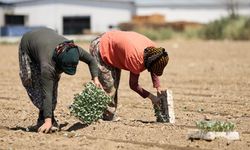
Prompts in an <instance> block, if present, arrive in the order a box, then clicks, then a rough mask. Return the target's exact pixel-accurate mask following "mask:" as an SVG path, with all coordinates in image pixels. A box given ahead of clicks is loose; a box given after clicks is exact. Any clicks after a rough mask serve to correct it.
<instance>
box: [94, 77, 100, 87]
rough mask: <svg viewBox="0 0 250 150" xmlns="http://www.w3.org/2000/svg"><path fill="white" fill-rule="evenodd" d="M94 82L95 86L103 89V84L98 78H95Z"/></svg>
mask: <svg viewBox="0 0 250 150" xmlns="http://www.w3.org/2000/svg"><path fill="white" fill-rule="evenodd" d="M93 82H94V84H95V86H96V87H98V88H101V89H102V84H101V83H100V81H99V79H98V77H94V78H93Z"/></svg>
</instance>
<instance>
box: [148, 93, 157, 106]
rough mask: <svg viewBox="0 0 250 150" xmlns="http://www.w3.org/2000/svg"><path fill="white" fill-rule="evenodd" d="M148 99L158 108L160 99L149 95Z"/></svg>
mask: <svg viewBox="0 0 250 150" xmlns="http://www.w3.org/2000/svg"><path fill="white" fill-rule="evenodd" d="M148 98H149V99H150V100H151V102H152V104H154V105H156V106H158V107H159V106H160V99H159V98H158V97H157V96H155V95H153V94H151V93H150V94H149V96H148Z"/></svg>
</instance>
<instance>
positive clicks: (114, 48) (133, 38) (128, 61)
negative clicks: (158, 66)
mask: <svg viewBox="0 0 250 150" xmlns="http://www.w3.org/2000/svg"><path fill="white" fill-rule="evenodd" d="M150 46H155V43H154V42H152V41H151V40H150V39H148V38H147V37H145V36H143V35H141V34H138V33H136V32H126V31H109V32H106V33H105V34H103V35H102V37H101V39H100V55H101V58H102V60H103V61H104V62H105V63H107V64H108V65H110V66H113V67H116V68H119V69H124V70H127V71H130V79H129V85H130V88H131V89H132V90H134V91H135V92H137V93H138V94H139V95H141V96H142V97H143V98H146V97H148V96H149V92H148V91H147V90H145V89H144V88H142V87H141V86H140V85H139V84H138V80H139V76H140V73H141V72H142V71H144V70H145V69H146V68H145V66H144V49H145V48H147V47H150ZM151 78H152V82H153V86H154V87H155V88H157V87H160V82H159V78H158V76H156V75H155V74H152V73H151Z"/></svg>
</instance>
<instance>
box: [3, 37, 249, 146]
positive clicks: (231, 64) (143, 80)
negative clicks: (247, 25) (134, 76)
mask: <svg viewBox="0 0 250 150" xmlns="http://www.w3.org/2000/svg"><path fill="white" fill-rule="evenodd" d="M157 44H158V45H159V46H162V47H165V48H166V49H167V50H168V52H169V56H170V61H169V65H168V66H167V68H166V70H165V71H164V74H163V76H162V77H161V78H160V80H161V85H162V88H163V89H170V90H172V91H173V98H174V106H175V108H174V109H175V115H176V123H175V124H174V125H171V124H168V123H156V122H155V117H154V112H153V108H152V105H151V102H150V101H149V100H148V99H143V98H141V97H140V96H139V95H137V94H136V93H135V92H133V91H132V90H131V89H130V88H129V85H128V78H129V73H128V72H127V71H123V72H122V77H121V84H120V89H119V108H118V115H119V116H120V117H121V120H120V121H118V122H107V121H101V120H100V121H98V122H95V123H93V124H91V125H89V126H85V125H83V124H82V123H81V122H80V121H79V120H77V119H75V118H74V117H72V116H70V113H69V109H68V106H69V105H70V104H71V102H72V99H73V97H74V94H76V93H79V92H80V91H81V90H82V88H83V84H84V83H86V82H89V81H90V75H89V71H88V67H87V65H86V64H84V63H81V64H80V66H79V67H78V69H77V73H76V75H74V76H67V75H62V78H61V81H60V84H59V97H58V104H57V108H56V111H55V113H56V118H57V119H58V120H59V123H60V125H61V127H62V130H61V131H60V132H57V133H52V134H39V133H36V132H28V131H26V130H25V129H26V128H27V127H28V126H31V125H34V124H35V123H36V119H37V116H38V110H37V109H36V108H35V106H33V105H32V103H31V101H30V100H29V98H28V96H27V93H26V91H25V89H24V88H23V87H22V85H21V81H20V79H19V75H18V73H19V66H18V55H17V49H18V45H17V44H11V45H7V44H1V45H0V57H1V58H0V89H1V90H0V149H25V150H26V149H46V150H48V149H89V150H98V149H108V150H110V149H124V150H141V149H150V150H161V149H169V150H186V149H187V150H188V149H189V150H193V149H194V150H195V149H215V150H221V149H229V150H247V149H250V42H249V41H248V42H242V41H237V42H232V41H197V40H194V41H183V40H171V41H165V42H158V43H157ZM79 45H81V46H82V47H83V48H85V49H88V43H79ZM140 84H141V85H142V86H143V87H145V88H146V89H148V90H149V91H151V92H154V93H155V90H154V89H153V87H152V82H151V78H150V76H149V74H148V72H147V71H144V72H143V73H142V74H141V76H140ZM204 117H209V118H210V119H212V120H221V121H231V122H233V123H235V124H236V125H237V127H236V131H238V132H239V133H240V140H238V141H227V140H226V139H222V138H219V139H215V140H214V141H211V142H208V141H203V140H194V141H190V140H188V139H187V134H188V133H189V131H190V130H192V129H195V128H196V126H195V122H196V121H199V120H202V119H204Z"/></svg>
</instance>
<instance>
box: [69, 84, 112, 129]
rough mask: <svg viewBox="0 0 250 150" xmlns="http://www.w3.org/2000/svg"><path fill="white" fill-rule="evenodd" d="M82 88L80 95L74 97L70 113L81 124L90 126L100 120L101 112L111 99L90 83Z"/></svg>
mask: <svg viewBox="0 0 250 150" xmlns="http://www.w3.org/2000/svg"><path fill="white" fill-rule="evenodd" d="M84 87H85V88H84V90H83V91H82V92H81V93H79V94H76V95H75V96H74V101H73V103H72V104H71V106H70V113H71V114H72V115H73V116H75V117H77V118H78V119H79V120H81V121H82V122H83V123H85V124H91V123H92V122H94V121H97V120H98V119H101V118H102V115H103V112H104V111H105V109H106V108H107V106H108V104H109V103H110V102H111V97H110V96H108V95H107V94H106V93H105V91H103V90H102V89H100V88H97V87H96V86H95V85H94V83H92V82H89V83H87V84H85V85H84Z"/></svg>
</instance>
